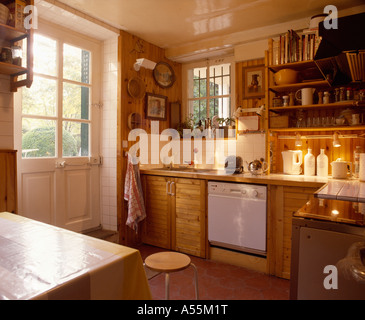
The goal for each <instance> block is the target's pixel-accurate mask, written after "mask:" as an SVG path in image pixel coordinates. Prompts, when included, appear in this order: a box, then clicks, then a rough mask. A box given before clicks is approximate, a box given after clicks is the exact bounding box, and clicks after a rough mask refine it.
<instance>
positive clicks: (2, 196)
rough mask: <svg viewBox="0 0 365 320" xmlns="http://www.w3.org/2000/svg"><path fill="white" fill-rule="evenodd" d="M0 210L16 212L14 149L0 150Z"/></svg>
mask: <svg viewBox="0 0 365 320" xmlns="http://www.w3.org/2000/svg"><path fill="white" fill-rule="evenodd" d="M0 177H1V179H0V212H5V211H6V212H10V213H16V212H17V187H16V151H1V150H0Z"/></svg>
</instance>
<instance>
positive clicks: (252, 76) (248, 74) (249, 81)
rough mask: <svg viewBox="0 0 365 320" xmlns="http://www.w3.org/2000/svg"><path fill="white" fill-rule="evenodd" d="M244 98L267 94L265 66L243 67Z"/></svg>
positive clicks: (260, 96) (259, 96)
mask: <svg viewBox="0 0 365 320" xmlns="http://www.w3.org/2000/svg"><path fill="white" fill-rule="evenodd" d="M242 69H243V70H242V71H243V72H242V75H243V82H242V83H243V91H242V92H243V99H250V98H262V97H264V96H265V66H264V65H259V66H252V67H243V68H242Z"/></svg>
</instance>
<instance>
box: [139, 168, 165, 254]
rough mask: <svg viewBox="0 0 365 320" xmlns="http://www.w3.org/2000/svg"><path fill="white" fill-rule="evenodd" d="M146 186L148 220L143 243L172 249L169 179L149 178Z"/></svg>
mask: <svg viewBox="0 0 365 320" xmlns="http://www.w3.org/2000/svg"><path fill="white" fill-rule="evenodd" d="M143 181H144V184H145V202H146V215H147V217H146V219H145V221H144V222H143V232H142V242H143V243H146V244H150V245H153V246H156V247H160V248H165V249H170V248H171V227H170V226H171V219H170V196H169V195H168V194H167V188H166V187H167V183H170V180H169V179H168V178H167V177H158V176H149V175H146V176H144V178H143Z"/></svg>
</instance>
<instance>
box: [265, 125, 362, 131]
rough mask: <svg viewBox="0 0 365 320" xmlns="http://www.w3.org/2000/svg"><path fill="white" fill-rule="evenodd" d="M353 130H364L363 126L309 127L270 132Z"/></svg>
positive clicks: (274, 129) (277, 129)
mask: <svg viewBox="0 0 365 320" xmlns="http://www.w3.org/2000/svg"><path fill="white" fill-rule="evenodd" d="M354 130H365V125H359V126H341V127H336V126H332V127H313V128H312V127H309V128H272V129H269V131H270V132H302V131H308V132H314V131H317V132H318V131H354Z"/></svg>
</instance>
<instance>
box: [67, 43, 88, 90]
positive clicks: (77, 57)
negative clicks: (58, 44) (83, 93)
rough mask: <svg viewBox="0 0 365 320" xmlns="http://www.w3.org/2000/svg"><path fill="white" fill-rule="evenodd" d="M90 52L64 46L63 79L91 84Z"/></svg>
mask: <svg viewBox="0 0 365 320" xmlns="http://www.w3.org/2000/svg"><path fill="white" fill-rule="evenodd" d="M90 57H91V55H90V52H89V51H86V50H82V49H80V48H77V47H74V46H71V45H68V44H64V45H63V78H64V79H67V80H73V81H78V82H82V83H88V84H89V83H90Z"/></svg>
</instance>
